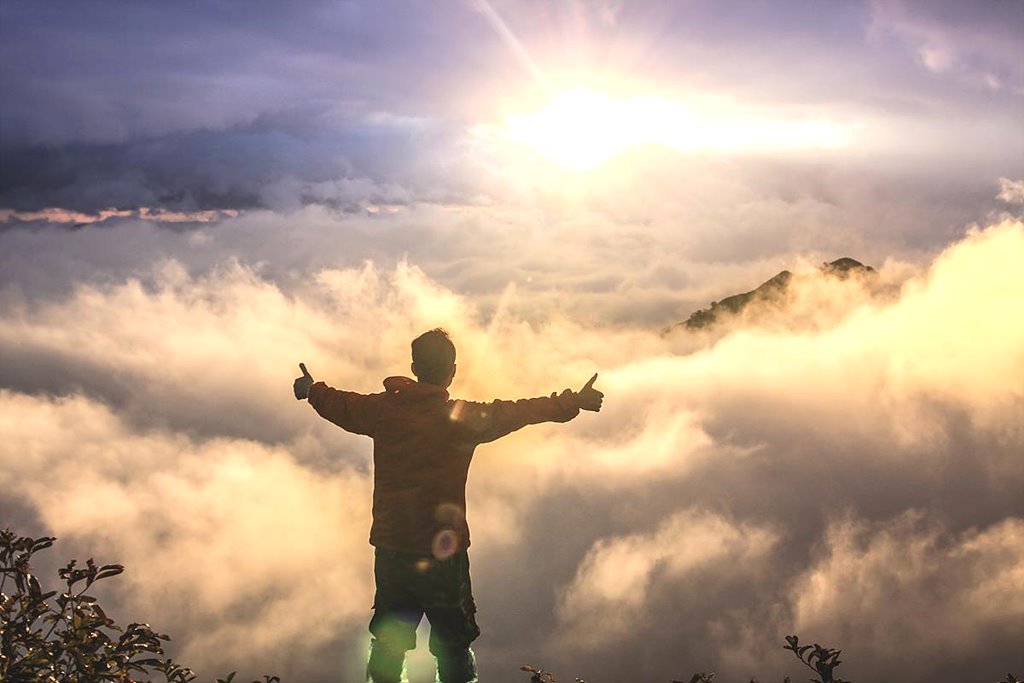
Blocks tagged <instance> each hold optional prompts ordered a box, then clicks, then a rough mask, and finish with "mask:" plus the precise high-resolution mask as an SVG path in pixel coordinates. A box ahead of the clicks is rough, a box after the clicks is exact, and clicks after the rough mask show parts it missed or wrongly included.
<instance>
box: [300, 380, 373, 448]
mask: <svg viewBox="0 0 1024 683" xmlns="http://www.w3.org/2000/svg"><path fill="white" fill-rule="evenodd" d="M299 370H302V377H297V378H296V379H295V383H294V385H293V387H292V388H293V389H294V391H295V398H297V399H298V400H300V401H301V400H302V399H308V400H309V405H311V406H313V409H314V410H316V412H318V413H319V414H320V416H321V417H323V418H324V419H326V420H330V421H331V422H333V423H334V424H336V425H338V426H339V427H341V428H342V429H344V430H346V431H349V432H353V433H355V434H365V435H367V436H373V433H374V427H375V426H376V418H377V412H378V409H379V406H380V397H381V394H357V393H355V392H353V391H341V390H340V389H334V388H332V387H329V386H327V385H326V384H324V383H323V382H316V381H314V379H313V376H312V375H310V374H309V371H308V370H307V369H306V364H305V363H299Z"/></svg>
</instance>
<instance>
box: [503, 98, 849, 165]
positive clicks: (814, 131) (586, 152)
mask: <svg viewBox="0 0 1024 683" xmlns="http://www.w3.org/2000/svg"><path fill="white" fill-rule="evenodd" d="M742 110H743V108H742V107H723V108H721V109H720V110H719V111H712V110H706V109H705V110H702V111H701V112H700V113H699V114H697V113H694V112H693V111H691V110H690V108H689V107H687V106H686V105H685V104H683V103H682V102H678V101H675V100H669V99H664V98H661V97H652V96H634V97H628V98H622V97H612V96H610V95H606V94H603V93H600V92H595V91H590V90H571V91H565V92H562V93H559V94H557V95H555V96H554V97H552V99H551V100H550V101H549V102H548V103H547V104H546V105H544V106H543V107H541V108H540V109H537V110H536V111H531V112H522V113H517V114H513V115H511V116H509V117H507V118H506V119H505V123H504V129H503V137H504V138H505V139H506V140H508V141H510V142H513V143H520V144H525V145H528V146H530V147H532V148H534V149H535V150H536V151H537V152H539V153H540V154H541V155H543V156H544V157H546V158H548V159H549V160H551V161H553V162H554V163H556V164H559V165H561V166H564V167H568V168H572V169H576V170H580V171H582V170H587V169H591V168H594V167H596V166H598V165H600V164H602V163H604V162H607V161H608V160H610V159H612V158H613V157H615V156H616V155H617V154H619V153H620V152H622V151H624V150H626V149H627V148H630V147H637V146H641V145H660V146H663V147H668V148H671V149H675V150H680V151H683V150H697V149H701V150H715V151H730V150H757V149H777V150H783V149H786V150H793V149H806V148H835V147H841V146H844V145H845V144H846V142H847V138H848V131H847V129H846V128H845V127H843V126H840V125H838V124H835V123H833V122H831V121H828V120H825V119H820V118H818V119H790V120H785V119H772V118H766V117H763V116H756V115H752V114H751V113H750V112H744V111H742Z"/></svg>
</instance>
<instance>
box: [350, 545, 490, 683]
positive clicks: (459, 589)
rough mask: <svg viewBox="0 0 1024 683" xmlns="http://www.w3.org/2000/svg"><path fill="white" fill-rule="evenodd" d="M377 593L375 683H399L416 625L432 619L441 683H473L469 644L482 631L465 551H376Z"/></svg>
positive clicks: (371, 665)
mask: <svg viewBox="0 0 1024 683" xmlns="http://www.w3.org/2000/svg"><path fill="white" fill-rule="evenodd" d="M373 576H374V580H375V582H376V593H375V596H374V601H373V610H374V612H373V618H372V619H371V620H370V633H371V635H372V636H373V638H372V639H371V641H370V659H369V662H368V663H367V667H366V677H367V680H368V681H370V682H371V683H400V681H401V680H402V671H403V668H404V665H405V653H406V652H407V651H409V650H412V649H415V647H416V627H417V626H418V625H419V623H420V620H421V619H422V618H423V617H424V616H426V617H427V621H428V622H430V653H431V654H432V655H434V657H435V659H436V660H437V679H438V680H439V681H440V682H441V683H473V682H475V681H476V679H477V676H476V661H475V659H474V658H473V651H472V650H471V649H470V647H469V646H470V643H472V642H473V641H474V640H476V639H477V637H478V636H479V635H480V628H479V626H477V623H476V603H475V602H474V601H473V587H472V584H471V582H470V578H469V555H468V553H467V552H466V551H462V552H460V553H456V554H454V555H452V556H451V557H447V558H444V559H437V558H435V557H432V556H429V555H428V556H423V555H417V554H413V553H405V552H401V551H397V550H389V549H386V548H376V549H375V551H374V566H373Z"/></svg>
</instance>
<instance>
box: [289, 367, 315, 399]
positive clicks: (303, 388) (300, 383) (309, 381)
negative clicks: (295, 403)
mask: <svg viewBox="0 0 1024 683" xmlns="http://www.w3.org/2000/svg"><path fill="white" fill-rule="evenodd" d="M299 370H302V377H297V378H296V379H295V384H294V386H293V387H292V388H293V389H295V398H296V399H298V400H300V401H301V400H302V399H304V398H307V397H308V396H309V388H310V387H311V386H313V376H312V375H310V374H309V370H307V369H306V364H305V363H299Z"/></svg>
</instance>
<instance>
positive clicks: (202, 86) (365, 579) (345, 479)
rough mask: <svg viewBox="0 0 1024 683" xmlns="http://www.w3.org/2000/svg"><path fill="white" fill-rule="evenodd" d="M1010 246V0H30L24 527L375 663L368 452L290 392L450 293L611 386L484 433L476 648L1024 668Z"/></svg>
mask: <svg viewBox="0 0 1024 683" xmlns="http://www.w3.org/2000/svg"><path fill="white" fill-rule="evenodd" d="M842 256H848V257H852V258H855V259H857V260H859V261H862V262H863V263H866V264H869V265H871V266H872V267H873V268H874V269H875V274H873V275H857V276H854V277H851V278H848V279H846V280H840V279H837V278H833V277H827V276H825V275H822V274H821V273H820V272H819V270H818V266H820V265H821V263H822V262H824V261H831V260H834V259H837V258H839V257H842ZM1021 262H1024V2H1022V1H1020V0H988V1H987V2H976V3H962V2H954V1H952V0H934V1H931V2H921V1H916V0H902V1H901V0H877V1H873V2H870V1H869V2H862V1H858V0H843V1H842V2H832V3H823V2H816V1H810V0H807V1H797V0H785V1H781V2H757V1H754V0H745V1H738V2H733V3H719V2H711V1H688V2H667V1H665V2H656V1H640V2H617V1H614V0H607V1H599V0H595V1H594V2H581V1H570V0H561V1H559V0H543V1H542V0H517V1H514V2H513V1H512V0H441V1H439V2H432V3H411V2H391V1H389V0H378V1H374V2H357V1H353V2H339V1H334V2H319V1H315V0H311V1H310V2H306V3H292V4H281V3H271V2H247V3H240V2H237V3H236V2H216V3H215V2H203V3H190V4H188V5H184V4H180V3H164V2H147V1H144V0H141V1H138V2H133V3H130V4H126V3H120V2H103V1H100V0H97V1H96V2H89V3H81V2H48V3H35V2H22V1H20V0H5V2H3V3H2V4H0V463H2V467H0V525H5V526H6V525H10V526H11V527H12V528H14V529H15V530H16V531H18V532H20V533H23V534H29V535H36V536H38V535H44V534H46V535H53V536H57V537H58V539H59V540H58V543H57V545H56V546H55V548H54V550H52V551H50V553H51V555H52V556H53V557H52V559H51V560H48V561H49V562H50V563H51V564H52V566H43V567H41V569H43V570H47V569H48V570H51V571H53V570H55V568H56V566H58V565H62V564H63V563H64V562H65V561H66V560H67V559H70V558H71V557H78V558H80V559H84V558H86V557H90V556H91V557H95V558H96V559H97V561H98V562H102V563H109V562H120V563H123V564H125V565H126V567H127V570H126V572H125V573H124V574H123V575H122V576H120V577H118V578H117V579H114V580H112V581H110V582H109V583H110V586H109V587H108V588H107V589H105V592H102V591H101V597H102V600H103V602H104V605H105V606H106V605H110V606H111V609H110V610H108V611H109V612H110V613H111V614H112V615H113V616H116V617H118V618H119V621H121V622H124V623H127V622H129V621H133V620H137V621H146V622H148V623H150V624H152V625H153V626H154V627H155V628H156V629H157V630H159V631H161V632H166V633H168V634H170V635H171V636H172V638H173V641H172V643H171V652H172V653H173V655H174V657H175V659H176V660H180V661H183V662H185V663H187V664H188V665H189V666H192V667H193V668H195V669H196V670H197V672H198V673H200V674H201V675H202V676H203V677H204V678H207V679H213V678H214V677H216V676H218V675H223V674H224V673H226V672H228V671H232V670H239V672H240V676H241V677H244V676H253V677H255V676H257V675H259V674H262V673H272V674H277V675H280V676H282V677H283V678H284V679H285V680H286V681H302V682H303V683H307V682H308V683H319V682H320V681H338V680H341V681H355V680H361V670H362V667H363V666H364V663H365V654H366V646H367V642H368V634H367V632H366V630H365V629H366V623H367V621H368V619H369V616H370V605H371V603H372V591H373V586H372V549H371V547H370V546H369V545H368V544H367V542H366V538H367V534H368V530H369V523H370V495H371V491H372V459H371V444H370V442H369V440H367V439H365V438H364V437H358V436H355V435H350V434H346V433H344V432H342V431H341V430H339V429H337V428H336V427H334V426H333V425H330V424H329V423H326V422H325V421H323V420H321V419H319V418H318V417H317V416H316V414H315V413H314V412H313V411H312V410H311V409H310V408H309V407H308V406H307V405H305V404H303V403H299V402H297V401H295V399H294V397H293V396H292V394H291V387H290V385H291V382H292V380H293V378H294V377H295V376H297V375H298V367H297V364H298V363H299V362H300V361H302V362H304V363H305V364H306V366H307V367H308V368H309V370H310V372H311V373H312V374H313V376H314V377H316V378H317V379H323V380H325V381H327V382H328V383H329V384H331V385H333V386H336V387H339V388H346V389H350V390H354V391H360V392H365V393H369V392H374V391H379V390H381V385H380V382H381V380H382V379H383V378H384V377H386V376H388V375H394V374H408V363H409V357H408V354H409V347H408V344H409V341H410V340H411V339H412V338H413V337H415V336H416V335H418V334H419V333H420V332H422V331H424V330H426V329H430V328H433V327H436V326H443V327H445V328H446V329H448V330H449V331H450V332H451V334H452V336H453V339H454V340H455V343H456V345H457V346H458V350H459V371H458V376H457V378H456V381H455V384H454V385H453V386H452V389H451V391H452V394H453V395H455V396H458V397H462V398H468V399H477V400H489V399H492V398H498V397H500V398H519V397H525V396H539V395H547V394H549V393H550V392H551V391H556V390H559V391H560V390H561V389H562V388H564V387H572V388H579V386H582V384H583V383H584V382H585V381H586V380H587V378H589V377H590V376H591V375H592V374H593V373H594V372H598V373H599V379H598V382H597V387H598V388H599V389H601V390H602V391H604V393H605V396H606V398H605V404H604V408H603V410H602V411H601V412H600V413H599V414H596V415H595V414H584V415H581V416H580V417H579V418H577V419H576V420H574V421H572V422H570V423H568V424H565V425H540V426H533V427H528V428H526V429H524V430H522V431H521V432H517V433H515V434H513V435H511V436H509V437H507V438H506V439H503V440H501V441H499V442H496V443H494V444H489V445H485V446H482V447H481V448H480V449H478V451H477V456H476V458H475V460H474V463H473V466H472V469H471V473H470V479H469V488H468V507H469V509H468V517H469V523H470V525H471V526H472V528H473V538H474V544H473V548H472V549H471V558H472V562H473V580H474V592H475V595H476V599H477V604H478V606H479V608H480V613H479V615H478V617H479V622H480V624H481V628H482V631H483V635H482V636H481V638H480V640H479V641H477V643H476V644H475V650H476V653H477V657H478V660H479V664H480V670H481V676H482V677H483V679H484V680H488V681H496V682H504V681H516V680H524V677H525V674H523V673H522V672H521V671H519V666H520V665H522V664H526V663H530V664H534V665H536V666H542V667H544V668H545V669H548V670H551V671H554V672H555V673H556V674H557V675H558V676H559V678H560V679H563V680H572V678H573V677H575V676H580V677H582V678H585V679H586V680H587V681H590V682H591V683H600V681H617V680H645V681H659V680H661V681H664V680H671V679H673V678H674V679H685V680H688V678H689V676H690V675H692V673H694V672H696V671H717V672H718V675H719V679H720V680H721V679H725V680H734V679H735V680H740V679H743V680H748V679H749V677H752V676H756V677H758V679H759V680H776V679H781V678H782V676H783V675H786V674H789V675H792V676H794V679H798V678H799V676H800V675H801V672H800V670H799V669H798V667H799V663H798V662H796V661H795V659H793V658H792V655H790V654H789V653H787V652H784V651H783V650H782V644H783V643H784V640H783V639H784V637H785V636H786V635H788V634H792V633H797V634H799V635H800V637H801V639H802V640H804V641H807V642H815V641H817V642H821V643H823V644H826V645H828V646H831V647H839V648H842V649H843V651H844V657H843V659H844V664H843V665H842V667H841V668H840V670H839V671H840V672H841V675H842V676H843V677H844V678H847V679H850V680H854V681H875V680H894V681H895V680H898V681H904V682H907V683H913V682H915V681H926V680H996V679H997V678H1001V677H1004V676H1005V674H1006V672H1007V671H1013V672H1015V673H1017V675H1024V673H1022V672H1024V656H1022V655H1021V653H1020V651H1019V648H1018V647H1017V645H1018V644H1019V643H1020V642H1021V641H1022V640H1024V502H1022V497H1021V495H1020V492H1021V491H1022V490H1024V460H1022V454H1024V429H1022V427H1021V425H1022V424H1024V315H1022V313H1021V311H1022V307H1021V302H1022V301H1024V271H1022V270H1021V269H1020V266H1019V264H1020V263H1021ZM784 269H786V270H790V271H792V272H794V273H795V274H796V276H797V277H795V278H794V280H793V284H792V285H791V286H790V288H789V289H788V290H787V292H786V295H785V296H784V297H783V298H782V299H780V300H778V301H774V302H769V303H765V304H761V305H758V306H754V307H753V308H751V309H749V310H747V311H746V312H744V313H743V314H742V315H739V316H736V317H734V318H730V319H725V320H722V321H720V322H719V323H718V324H716V325H714V326H712V327H710V328H708V329H704V330H700V331H686V330H684V329H681V328H673V325H674V324H675V323H677V322H679V321H681V320H685V319H686V318H687V317H688V316H689V315H690V313H692V312H694V311H695V310H697V309H700V308H706V307H708V306H709V305H710V304H711V302H713V301H717V300H720V299H722V298H724V297H726V296H729V295H731V294H735V293H738V292H743V291H748V290H750V289H753V288H754V287H756V286H757V285H758V284H760V283H761V282H763V281H765V280H767V279H768V278H769V277H771V276H773V275H775V274H776V273H778V272H780V271H782V270H784ZM425 633H426V632H425V631H424V630H422V629H421V632H420V635H421V638H420V642H421V647H420V649H419V650H418V651H417V652H416V653H415V654H414V655H413V657H412V659H411V674H412V676H413V681H417V680H422V681H425V680H431V676H432V674H431V673H430V672H429V665H430V662H429V657H428V655H427V654H426V652H425V649H426V648H425V644H426V636H425ZM744 677H747V678H744Z"/></svg>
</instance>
